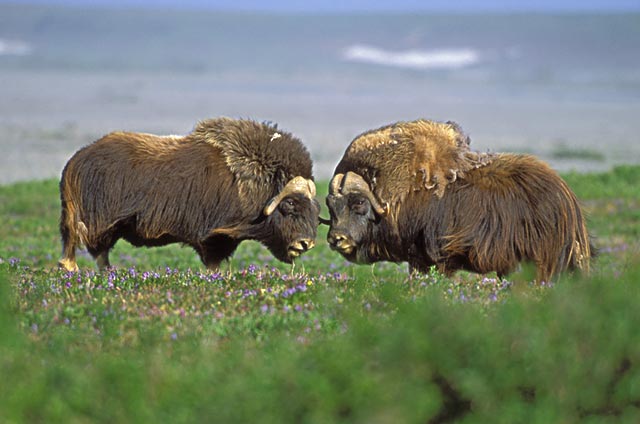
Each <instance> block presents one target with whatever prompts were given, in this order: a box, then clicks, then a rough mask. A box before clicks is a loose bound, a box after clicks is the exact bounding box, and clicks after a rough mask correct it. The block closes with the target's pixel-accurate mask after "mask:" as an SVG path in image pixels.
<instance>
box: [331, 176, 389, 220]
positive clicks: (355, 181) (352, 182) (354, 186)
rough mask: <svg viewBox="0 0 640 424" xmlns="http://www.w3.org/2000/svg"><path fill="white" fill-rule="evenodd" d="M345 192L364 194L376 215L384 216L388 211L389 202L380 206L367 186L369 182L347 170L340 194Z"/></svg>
mask: <svg viewBox="0 0 640 424" xmlns="http://www.w3.org/2000/svg"><path fill="white" fill-rule="evenodd" d="M347 193H361V194H364V195H365V196H366V197H367V199H368V200H369V202H371V206H373V210H375V211H376V213H377V214H378V215H381V216H386V215H387V214H388V213H389V204H387V203H385V205H384V206H382V205H381V204H380V202H378V199H376V196H375V194H373V192H372V191H371V189H370V188H369V184H367V182H366V181H365V180H364V178H362V177H361V176H360V175H358V174H356V173H355V172H352V171H349V172H347V175H346V176H345V177H344V184H343V186H342V194H347Z"/></svg>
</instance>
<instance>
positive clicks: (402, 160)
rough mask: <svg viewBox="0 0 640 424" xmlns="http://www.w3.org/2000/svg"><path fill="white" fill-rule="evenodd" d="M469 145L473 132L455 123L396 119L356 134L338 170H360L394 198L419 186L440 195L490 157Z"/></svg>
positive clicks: (376, 188)
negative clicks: (397, 120)
mask: <svg viewBox="0 0 640 424" xmlns="http://www.w3.org/2000/svg"><path fill="white" fill-rule="evenodd" d="M469 144H470V140H469V137H467V136H466V135H465V134H464V133H463V132H462V129H461V128H460V127H459V126H458V125H457V124H456V123H454V122H436V121H429V120H424V119H419V120H416V121H410V122H398V123H395V124H392V125H387V126H384V127H381V128H379V129H376V130H372V131H368V132H365V133H363V134H361V135H359V136H358V137H356V138H355V139H354V140H353V141H352V142H351V144H350V145H349V147H348V148H347V150H346V151H345V154H344V156H343V159H342V161H341V162H340V163H339V164H338V167H337V168H336V173H342V172H347V171H354V172H356V173H358V174H360V175H362V176H363V178H365V180H366V181H367V182H368V183H369V185H370V186H371V188H372V190H374V191H375V192H376V193H377V194H378V195H379V196H380V197H381V198H383V199H385V200H388V201H390V202H391V203H395V202H397V201H401V200H402V199H403V198H404V196H406V194H407V193H409V192H410V191H417V190H428V191H432V192H433V193H434V194H436V195H437V196H438V197H442V195H443V194H444V191H445V189H446V187H447V185H448V184H450V183H451V182H453V181H455V180H456V179H457V178H459V177H464V175H465V172H467V171H470V170H471V169H475V168H478V167H480V166H483V165H485V164H486V163H488V162H490V160H491V158H492V155H489V154H484V153H477V152H473V151H471V150H470V148H469Z"/></svg>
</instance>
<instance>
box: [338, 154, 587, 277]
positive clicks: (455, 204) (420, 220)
mask: <svg viewBox="0 0 640 424" xmlns="http://www.w3.org/2000/svg"><path fill="white" fill-rule="evenodd" d="M361 160H362V161H363V162H362V163H365V162H364V159H361ZM344 163H350V159H349V158H343V160H342V162H341V164H344ZM377 163H379V162H377V159H374V161H373V163H371V164H369V166H368V168H369V169H373V170H375V171H377V172H376V174H377V187H380V186H381V185H383V184H385V183H386V182H385V181H384V180H385V179H386V178H387V176H388V175H390V174H388V173H387V172H392V171H391V170H389V169H388V168H387V170H385V172H381V171H380V170H379V169H378V168H377ZM365 164H366V163H365ZM345 171H348V169H346V168H345V167H341V166H340V165H339V167H338V169H336V173H340V172H345ZM381 193H384V191H379V192H378V193H376V194H378V195H380V194H381ZM392 198H393V197H392ZM396 198H397V197H396ZM327 205H328V206H329V210H330V212H331V228H330V230H329V234H328V241H329V243H330V245H331V247H332V248H334V249H335V250H337V251H339V252H340V253H341V254H342V255H343V256H344V257H345V258H347V259H348V260H350V261H353V262H358V263H372V262H377V261H385V260H388V261H394V262H402V261H407V262H409V264H410V266H411V267H412V268H415V269H418V270H420V271H422V272H427V271H428V270H429V267H430V266H432V265H437V267H438V269H439V270H440V271H441V272H443V273H446V274H451V273H453V272H454V271H456V270H459V269H466V270H469V271H473V272H478V273H488V272H491V271H496V272H497V273H498V275H499V276H503V275H506V274H508V273H510V272H512V271H513V270H514V269H515V268H516V267H517V265H518V264H519V263H520V262H521V261H531V262H533V263H534V264H535V266H536V268H537V280H538V281H549V279H550V278H551V277H552V276H554V275H556V274H557V273H559V272H562V271H564V270H566V269H580V270H584V271H588V270H589V263H590V258H591V256H592V246H591V244H590V240H589V236H588V234H587V229H586V225H585V220H584V216H583V214H582V211H581V209H580V205H579V203H578V200H577V199H576V197H575V195H574V194H573V192H572V191H571V190H570V189H569V187H568V186H567V185H566V183H565V182H564V181H563V180H562V179H561V178H560V177H559V176H558V175H557V173H556V172H554V171H553V170H552V169H551V168H549V166H548V165H546V164H545V163H543V162H541V161H539V160H537V159H536V158H534V157H532V156H526V155H511V154H499V155H493V156H492V157H491V160H489V161H487V162H486V163H484V164H483V166H481V167H478V168H475V169H472V170H469V171H465V172H464V175H459V177H458V178H457V180H456V181H454V182H450V183H449V184H448V186H447V187H446V190H443V194H442V197H438V196H434V195H433V193H432V192H431V191H428V190H413V189H408V191H407V192H405V193H404V196H403V201H402V202H400V201H396V202H394V203H391V205H390V211H389V214H388V215H385V216H380V215H378V214H376V213H375V212H374V210H373V208H372V207H371V204H370V202H369V201H368V200H367V197H366V196H363V195H361V194H359V193H340V192H334V193H331V192H330V194H329V196H328V197H327Z"/></svg>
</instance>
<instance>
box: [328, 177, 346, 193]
mask: <svg viewBox="0 0 640 424" xmlns="http://www.w3.org/2000/svg"><path fill="white" fill-rule="evenodd" d="M343 178H344V174H336V175H334V176H333V178H332V179H331V183H329V194H333V195H336V194H340V185H342V179H343Z"/></svg>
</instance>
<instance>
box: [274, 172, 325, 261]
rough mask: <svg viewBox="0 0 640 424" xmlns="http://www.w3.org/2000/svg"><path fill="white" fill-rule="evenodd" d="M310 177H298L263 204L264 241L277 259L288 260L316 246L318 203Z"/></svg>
mask: <svg viewBox="0 0 640 424" xmlns="http://www.w3.org/2000/svg"><path fill="white" fill-rule="evenodd" d="M315 196H316V186H315V184H314V183H313V181H312V180H310V179H306V178H304V177H301V176H298V177H295V178H293V179H292V180H290V181H289V182H288V183H287V185H286V186H285V187H284V188H283V189H282V190H281V191H280V193H278V194H277V195H276V196H275V197H273V198H272V199H271V200H270V201H269V202H268V203H267V205H266V206H265V207H264V209H263V211H262V213H263V215H264V217H266V219H265V225H264V228H265V231H266V237H265V240H264V244H265V245H266V246H267V248H268V249H269V250H270V251H271V253H272V254H273V255H274V256H275V257H276V258H278V259H279V260H281V261H283V262H286V263H291V262H292V261H293V260H294V259H295V258H297V257H298V256H300V255H301V254H302V253H304V252H306V251H307V250H309V249H311V248H313V247H314V246H315V239H316V235H317V228H318V224H319V221H318V215H319V213H320V205H319V204H318V201H317V200H316V199H315Z"/></svg>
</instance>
